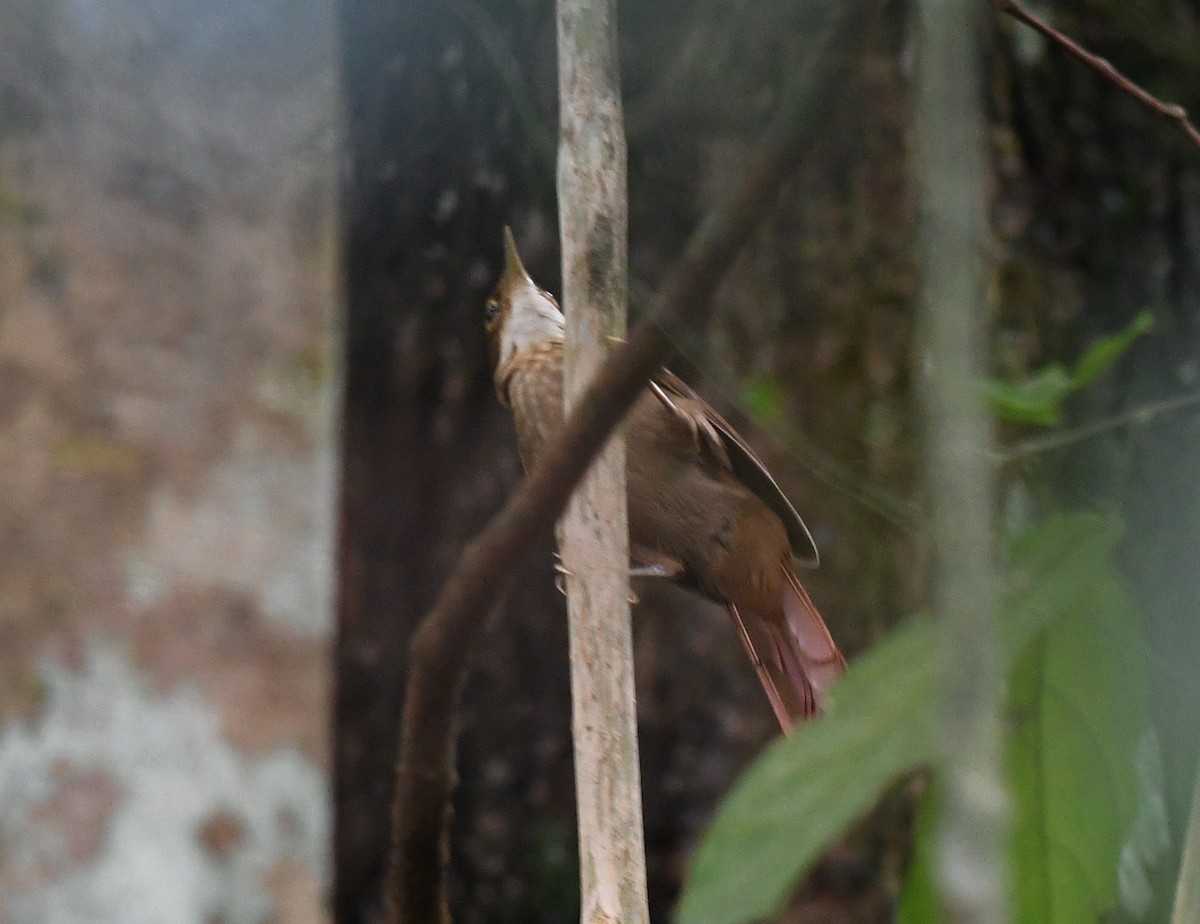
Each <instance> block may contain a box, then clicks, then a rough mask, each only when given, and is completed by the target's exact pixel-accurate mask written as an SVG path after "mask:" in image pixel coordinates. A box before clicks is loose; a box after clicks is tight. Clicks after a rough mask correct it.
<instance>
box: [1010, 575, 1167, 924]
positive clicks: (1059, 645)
mask: <svg viewBox="0 0 1200 924" xmlns="http://www.w3.org/2000/svg"><path fill="white" fill-rule="evenodd" d="M1094 564H1095V567H1094V568H1092V569H1090V573H1089V574H1088V578H1087V580H1086V581H1083V582H1079V583H1075V582H1072V583H1073V586H1072V587H1071V589H1072V590H1073V591H1074V593H1073V595H1072V596H1071V597H1070V598H1067V599H1064V600H1063V604H1064V607H1065V609H1064V611H1063V613H1062V614H1061V616H1060V617H1059V618H1058V619H1057V620H1056V621H1055V622H1054V623H1053V624H1052V625H1051V626H1050V627H1049V628H1047V629H1046V631H1045V632H1044V633H1042V634H1041V636H1040V637H1039V638H1038V639H1036V640H1035V641H1034V643H1033V644H1032V645H1031V646H1030V647H1029V648H1028V650H1027V651H1026V652H1025V653H1024V654H1023V655H1022V656H1021V658H1020V660H1019V662H1018V664H1017V666H1016V668H1015V669H1014V671H1013V674H1012V679H1011V687H1010V692H1011V710H1012V712H1011V715H1012V718H1013V721H1014V729H1015V733H1014V735H1013V737H1012V740H1011V743H1010V748H1009V762H1010V773H1011V786H1012V794H1013V798H1014V827H1013V856H1014V873H1015V877H1014V886H1015V895H1016V906H1015V908H1014V919H1015V920H1016V921H1017V922H1028V924H1035V922H1036V924H1070V922H1080V924H1083V922H1095V921H1097V920H1099V919H1100V918H1101V917H1102V916H1103V915H1104V914H1106V913H1108V912H1111V911H1112V910H1113V909H1114V908H1115V906H1116V903H1117V869H1118V858H1119V856H1120V852H1121V847H1122V844H1123V842H1124V840H1125V838H1126V835H1127V833H1128V832H1129V830H1130V826H1131V822H1132V819H1133V812H1134V807H1135V804H1136V798H1137V790H1138V785H1137V774H1136V761H1135V756H1136V750H1137V741H1138V737H1139V735H1140V733H1141V732H1142V730H1143V728H1144V727H1145V724H1146V672H1145V648H1144V643H1143V641H1142V639H1141V637H1140V634H1139V629H1138V624H1137V620H1136V619H1135V618H1134V615H1133V613H1132V609H1131V607H1130V605H1129V602H1128V600H1127V598H1126V596H1125V593H1124V591H1123V590H1122V588H1121V585H1120V582H1119V581H1118V580H1117V577H1116V575H1115V573H1114V571H1113V568H1112V565H1111V563H1110V561H1109V558H1108V556H1105V557H1104V558H1103V559H1101V560H1099V561H1096V562H1095V563H1094ZM1064 589H1066V587H1064Z"/></svg>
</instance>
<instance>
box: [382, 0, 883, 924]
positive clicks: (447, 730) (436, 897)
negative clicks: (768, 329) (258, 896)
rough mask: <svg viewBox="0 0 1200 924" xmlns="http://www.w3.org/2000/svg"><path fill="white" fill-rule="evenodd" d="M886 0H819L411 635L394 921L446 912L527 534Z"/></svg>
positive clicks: (567, 490)
mask: <svg viewBox="0 0 1200 924" xmlns="http://www.w3.org/2000/svg"><path fill="white" fill-rule="evenodd" d="M876 2H877V0H822V2H820V3H814V4H812V5H811V8H812V9H813V11H814V14H816V15H820V16H821V17H822V20H821V21H822V23H823V25H822V27H821V29H822V35H823V41H822V42H820V43H819V46H818V47H817V48H816V49H815V50H814V53H813V54H812V56H811V57H809V58H808V59H806V60H805V61H804V62H803V63H802V64H801V66H800V67H799V68H798V69H797V72H796V75H795V76H794V78H793V80H792V82H791V84H790V86H789V88H788V91H787V93H786V94H785V95H784V97H783V99H782V100H781V104H780V109H779V112H778V113H777V114H776V116H775V117H774V119H773V120H772V122H771V125H770V126H769V127H768V130H767V132H766V134H765V136H764V138H763V142H762V145H761V147H760V148H759V150H758V151H757V153H756V154H755V155H754V157H753V158H752V160H751V163H750V165H749V169H748V171H747V174H746V176H745V178H744V179H743V180H742V182H741V183H740V184H738V185H736V186H735V188H734V189H733V194H732V195H731V197H730V198H729V200H728V201H727V202H726V203H724V204H723V205H722V206H720V207H718V208H716V209H714V210H713V211H712V212H711V213H710V214H709V215H708V217H707V218H706V219H705V220H704V221H703V222H702V223H701V225H700V227H699V228H698V229H697V230H696V232H695V233H694V234H693V235H692V238H691V239H690V240H689V242H688V245H687V247H686V248H685V250H684V253H683V255H682V256H681V257H680V259H679V261H678V262H677V263H676V265H675V267H674V269H673V270H672V272H671V273H670V275H669V276H668V278H667V280H666V282H665V284H664V285H663V287H662V288H661V289H660V290H659V292H658V294H657V296H656V297H655V299H654V301H653V303H652V307H651V310H650V312H649V313H648V315H647V317H646V318H645V319H643V320H642V321H641V323H639V324H638V325H637V326H636V327H635V328H634V330H633V332H632V334H631V336H630V339H629V341H628V342H627V343H625V344H623V345H622V346H621V347H620V348H618V349H617V350H615V351H614V352H613V354H612V355H611V356H610V357H609V359H608V360H607V361H606V362H605V363H604V365H603V366H602V367H601V368H600V370H599V372H598V373H597V376H596V379H595V381H594V382H593V384H592V386H591V387H590V388H589V389H588V390H587V392H586V393H585V395H584V396H583V397H582V398H581V399H580V401H579V403H578V405H577V406H576V408H575V411H574V413H572V414H571V416H570V417H569V418H568V420H567V421H566V423H565V425H564V426H563V429H562V431H561V432H560V433H559V435H558V437H557V439H555V440H554V442H553V444H552V445H551V446H549V447H547V449H546V450H545V454H544V456H543V458H542V460H541V462H540V463H539V465H538V467H537V468H536V469H535V470H534V472H533V473H532V474H531V475H530V477H529V479H528V480H527V481H526V482H525V484H524V485H523V486H522V488H521V489H520V490H518V491H517V492H516V494H514V496H513V497H512V499H511V500H510V501H509V503H508V505H507V506H506V507H505V508H504V509H503V510H502V511H501V512H500V513H499V514H498V515H497V516H496V517H495V519H493V520H492V522H491V523H490V524H489V525H488V526H487V527H486V528H485V529H484V531H483V532H482V533H480V535H479V536H477V537H476V538H475V540H473V541H472V542H471V543H470V544H469V545H468V546H467V548H466V549H465V550H464V552H463V555H462V558H461V559H460V560H459V563H458V567H457V568H456V569H455V571H454V573H453V574H452V575H451V576H450V578H449V580H448V581H447V582H446V584H445V585H444V586H443V588H442V591H441V594H440V596H439V597H438V599H437V601H436V602H435V603H434V606H433V608H432V610H430V612H429V614H428V615H427V616H426V617H425V619H424V620H423V621H422V623H421V625H420V627H419V628H418V629H417V631H416V633H415V635H414V636H413V642H412V655H411V659H412V660H411V665H412V666H411V670H410V672H409V676H408V685H407V689H406V694H405V703H404V716H403V727H402V729H401V742H400V762H399V766H398V768H397V786H396V797H395V802H394V804H393V812H392V818H393V848H392V856H391V857H390V859H389V864H388V871H387V898H388V905H389V908H388V921H389V922H391V924H399V922H405V924H428V922H448V921H449V920H450V912H449V905H448V901H447V898H446V870H445V868H446V860H447V858H448V855H449V824H448V822H449V816H450V795H451V793H452V791H453V787H454V752H455V727H454V718H455V715H456V713H457V711H458V704H459V700H460V699H461V696H462V688H463V684H464V682H465V678H466V673H467V669H468V667H469V656H470V652H471V648H472V645H473V643H474V642H475V640H476V639H477V638H478V637H479V635H480V633H481V632H482V627H483V625H484V622H485V620H484V619H483V616H482V614H484V613H486V612H487V610H488V609H489V608H490V607H491V606H492V605H493V604H494V603H495V601H496V599H497V597H498V596H499V594H500V591H501V590H502V588H503V582H502V581H499V580H497V575H508V574H511V573H513V571H514V570H515V569H516V567H517V565H518V564H519V563H520V561H521V560H522V559H523V557H524V555H525V553H526V550H527V549H528V548H529V546H530V542H529V539H530V538H531V537H533V536H535V535H536V534H537V533H539V532H544V531H545V530H547V529H548V528H549V527H550V526H551V524H553V523H554V521H555V520H556V519H557V518H558V516H559V514H560V513H561V512H562V510H563V508H564V506H565V505H566V502H567V499H568V498H569V497H570V494H571V491H572V490H573V489H574V487H575V485H576V484H577V483H578V481H579V479H580V478H581V477H582V476H583V474H584V472H585V471H586V470H587V468H588V465H589V464H590V462H591V460H592V459H593V458H594V457H595V455H596V454H597V452H598V451H599V450H600V448H601V447H602V446H603V445H604V443H605V441H606V440H607V439H608V436H609V434H610V433H611V432H612V431H613V429H614V428H615V427H616V425H617V423H618V422H619V421H620V419H621V418H622V417H623V416H624V414H625V412H626V411H627V410H628V409H629V407H630V405H632V403H633V401H634V399H635V398H636V397H637V395H638V394H639V393H640V392H641V390H642V388H643V387H644V386H645V382H646V380H647V379H648V378H649V376H650V375H651V374H652V373H653V372H654V371H655V370H656V369H657V368H658V367H659V366H660V365H661V364H662V363H663V361H664V360H665V359H666V357H667V353H668V341H667V338H666V337H665V336H664V334H663V332H662V328H661V325H662V323H663V322H664V321H665V320H666V319H670V318H675V317H679V316H682V315H683V314H685V313H686V314H687V315H688V316H689V317H691V318H692V319H693V320H694V322H695V323H697V324H700V323H703V319H704V317H705V316H706V315H707V313H708V307H709V304H710V302H711V299H712V296H713V293H714V292H715V290H716V287H717V284H718V283H719V281H720V280H721V277H722V276H723V275H724V273H725V272H726V270H727V269H728V268H729V266H730V264H731V263H732V262H733V260H734V257H735V256H736V255H737V254H738V252H739V251H740V250H741V248H742V246H743V245H744V244H745V243H746V241H747V240H748V239H749V237H750V234H751V233H752V232H753V231H754V229H755V228H756V227H757V225H758V223H759V222H760V221H761V219H762V218H763V216H764V215H765V214H766V213H767V211H768V209H769V208H770V206H771V205H772V204H773V202H774V200H775V196H776V194H777V192H778V190H779V188H780V186H781V185H782V183H783V182H784V180H785V179H786V178H787V176H788V175H790V173H791V171H792V168H793V167H794V166H795V165H796V164H797V163H798V162H799V158H800V156H801V153H802V151H803V149H804V148H805V146H806V145H807V144H809V143H811V142H814V141H816V140H817V139H818V137H819V129H820V127H821V123H822V122H823V119H824V116H825V115H826V114H827V113H828V112H829V111H830V110H831V109H832V107H833V105H834V104H835V103H836V101H837V100H838V99H839V98H840V96H841V93H840V91H841V90H842V89H843V88H844V87H845V85H846V84H847V83H848V81H849V78H850V76H851V75H850V65H851V63H852V52H851V50H852V49H855V48H857V47H858V39H859V37H860V33H861V31H862V29H861V23H863V22H864V21H866V19H867V16H868V15H869V13H870V11H871V9H872V8H873V7H874V5H875V3H876Z"/></svg>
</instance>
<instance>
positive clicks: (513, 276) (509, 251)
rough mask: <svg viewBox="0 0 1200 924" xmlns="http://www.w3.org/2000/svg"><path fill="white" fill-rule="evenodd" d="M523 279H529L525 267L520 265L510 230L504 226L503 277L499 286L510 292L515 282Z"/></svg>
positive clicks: (515, 244) (519, 257) (519, 256)
mask: <svg viewBox="0 0 1200 924" xmlns="http://www.w3.org/2000/svg"><path fill="white" fill-rule="evenodd" d="M525 279H529V274H528V273H527V272H525V266H524V265H523V264H522V263H521V255H520V254H519V253H517V242H516V241H514V240H513V235H512V229H510V228H509V227H508V226H507V225H505V226H504V275H503V276H502V277H500V286H501V288H503V289H506V290H509V291H511V290H512V287H513V286H514V285H516V283H517V282H519V281H522V280H525ZM530 281H532V280H530Z"/></svg>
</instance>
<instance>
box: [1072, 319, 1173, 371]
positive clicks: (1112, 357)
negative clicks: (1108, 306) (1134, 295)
mask: <svg viewBox="0 0 1200 924" xmlns="http://www.w3.org/2000/svg"><path fill="white" fill-rule="evenodd" d="M1153 326H1154V315H1152V314H1151V313H1150V312H1149V311H1142V312H1141V313H1140V314H1139V315H1138V316H1137V317H1136V318H1134V319H1133V320H1132V321H1130V322H1129V324H1128V325H1127V326H1126V328H1125V329H1124V330H1123V331H1120V332H1118V333H1115V334H1113V335H1112V336H1111V337H1103V338H1101V339H1100V340H1097V341H1096V342H1095V343H1093V344H1092V345H1091V346H1090V347H1088V349H1087V352H1086V353H1084V354H1083V356H1082V357H1080V359H1079V362H1078V363H1077V364H1076V365H1075V375H1074V379H1075V387H1076V388H1083V387H1084V386H1085V385H1090V384H1091V383H1092V382H1094V381H1095V380H1096V379H1098V378H1099V377H1100V376H1101V374H1103V373H1104V372H1106V371H1107V370H1108V368H1109V367H1110V366H1112V364H1113V363H1115V362H1116V361H1117V360H1118V359H1120V358H1121V357H1122V356H1124V355H1125V353H1126V351H1128V349H1129V348H1130V347H1131V346H1133V343H1134V341H1135V340H1137V339H1138V338H1139V337H1140V336H1142V334H1144V333H1146V332H1147V331H1148V330H1150V328H1151V327H1153Z"/></svg>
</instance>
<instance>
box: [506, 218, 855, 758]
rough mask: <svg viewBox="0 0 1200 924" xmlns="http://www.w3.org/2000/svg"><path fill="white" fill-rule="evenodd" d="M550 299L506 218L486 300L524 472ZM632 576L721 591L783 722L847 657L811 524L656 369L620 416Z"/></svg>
mask: <svg viewBox="0 0 1200 924" xmlns="http://www.w3.org/2000/svg"><path fill="white" fill-rule="evenodd" d="M564 323H565V319H564V317H563V313H562V311H561V310H560V308H559V305H558V302H557V301H556V300H555V298H554V296H552V295H551V294H550V293H549V292H547V291H546V290H545V289H542V288H541V287H540V286H538V285H537V283H535V282H534V281H533V279H532V278H530V276H529V273H528V272H526V270H525V267H524V265H523V264H522V262H521V257H520V255H519V253H518V252H517V246H516V242H515V241H514V240H513V235H512V232H511V230H509V229H508V228H505V229H504V269H503V272H502V274H501V276H500V279H499V281H498V282H497V284H496V286H495V289H494V290H493V292H492V293H491V295H490V297H489V298H488V299H487V300H486V302H485V306H484V328H485V331H486V334H487V341H488V353H489V356H490V359H491V365H492V370H493V381H494V384H495V388H496V394H497V396H498V397H499V399H500V402H501V403H502V404H504V405H507V406H508V407H509V409H510V410H511V411H512V414H513V419H514V422H515V425H516V433H517V449H518V453H519V455H520V458H521V462H522V465H523V467H524V469H525V471H526V472H527V473H528V472H529V471H531V470H532V469H533V466H534V465H535V464H536V463H537V460H538V459H539V458H540V457H541V454H542V452H543V451H544V449H545V447H546V445H547V443H548V442H549V440H550V439H552V438H553V436H554V434H555V433H556V431H557V430H558V429H559V428H560V427H561V426H562V424H563V418H564V414H563V398H562V388H563V334H564ZM624 434H625V441H626V485H627V491H628V511H629V534H630V535H629V544H630V558H631V572H630V573H631V575H635V576H654V577H659V578H664V579H668V580H672V581H674V582H676V583H678V584H680V585H681V586H684V587H686V588H688V589H689V590H692V591H694V592H697V593H699V594H700V595H701V596H703V597H706V598H708V599H710V600H714V601H716V602H718V603H720V604H723V605H724V606H725V608H726V610H727V611H728V613H729V616H730V618H731V619H732V621H733V624H734V627H735V628H736V630H737V634H738V637H739V639H740V640H741V643H742V646H743V647H744V648H745V651H746V654H747V656H748V657H749V659H750V661H751V663H752V664H753V666H754V669H755V671H756V673H757V675H758V679H759V681H760V683H761V684H762V687H763V690H764V691H765V693H766V696H767V699H768V701H769V703H770V705H771V708H772V710H773V711H774V713H775V717H776V718H777V719H778V721H779V725H780V727H781V729H782V730H783V733H784V734H785V735H789V734H791V733H792V731H793V730H794V729H795V728H796V727H797V725H799V724H800V723H801V722H803V721H804V720H806V719H809V718H811V717H813V716H815V715H817V714H819V713H820V712H821V711H822V708H823V704H824V701H825V696H826V693H827V691H828V690H829V688H830V686H831V685H832V684H833V682H834V681H835V680H836V679H837V678H838V676H840V675H841V674H842V673H843V672H844V671H845V669H846V661H845V658H843V656H842V653H841V652H840V651H839V650H838V647H837V645H836V644H835V642H834V640H833V637H832V635H830V632H829V629H828V628H827V627H826V625H825V621H824V619H823V618H822V617H821V614H820V613H819V612H818V611H817V608H816V606H815V605H814V604H813V601H812V599H811V598H810V597H809V595H808V592H807V591H806V590H805V588H804V585H803V584H802V583H801V582H800V579H799V577H797V574H796V564H797V563H799V564H801V565H803V566H806V567H815V566H816V565H817V564H818V563H819V555H818V553H817V548H816V545H815V544H814V542H813V538H812V535H811V533H810V532H809V530H808V527H807V526H805V524H804V521H803V520H802V519H801V518H800V515H799V514H798V513H797V512H796V510H795V508H794V507H793V506H792V504H791V502H790V501H788V499H787V497H786V496H784V494H783V491H782V490H781V489H780V487H779V485H778V484H777V483H776V482H775V479H774V478H772V477H771V475H770V473H769V472H768V471H767V469H766V466H764V465H763V463H762V462H761V461H760V460H759V459H758V457H757V456H756V455H755V454H754V452H753V451H752V450H751V449H750V447H749V445H748V444H747V443H746V441H745V440H743V439H742V438H741V436H739V435H738V433H737V431H736V430H734V428H733V427H732V426H731V425H730V424H729V423H728V422H727V421H726V420H725V419H724V418H723V417H722V416H721V415H720V414H718V413H717V412H716V411H715V410H714V409H713V408H712V407H711V406H710V405H709V404H708V403H707V402H705V401H704V399H703V398H701V397H700V396H699V395H698V394H697V393H696V392H694V391H693V390H692V389H691V388H690V387H689V386H688V385H687V384H685V383H684V382H683V380H682V379H680V378H679V377H678V376H676V375H674V374H673V373H671V372H670V371H669V370H667V369H665V368H662V369H660V370H659V371H658V372H657V373H656V374H655V375H654V376H653V378H652V379H651V381H650V382H649V383H648V385H647V387H646V389H645V391H643V392H642V394H641V395H639V396H638V398H637V399H636V400H635V402H634V404H633V406H632V408H631V409H630V411H629V414H628V416H627V418H626V421H625V424H624Z"/></svg>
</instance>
